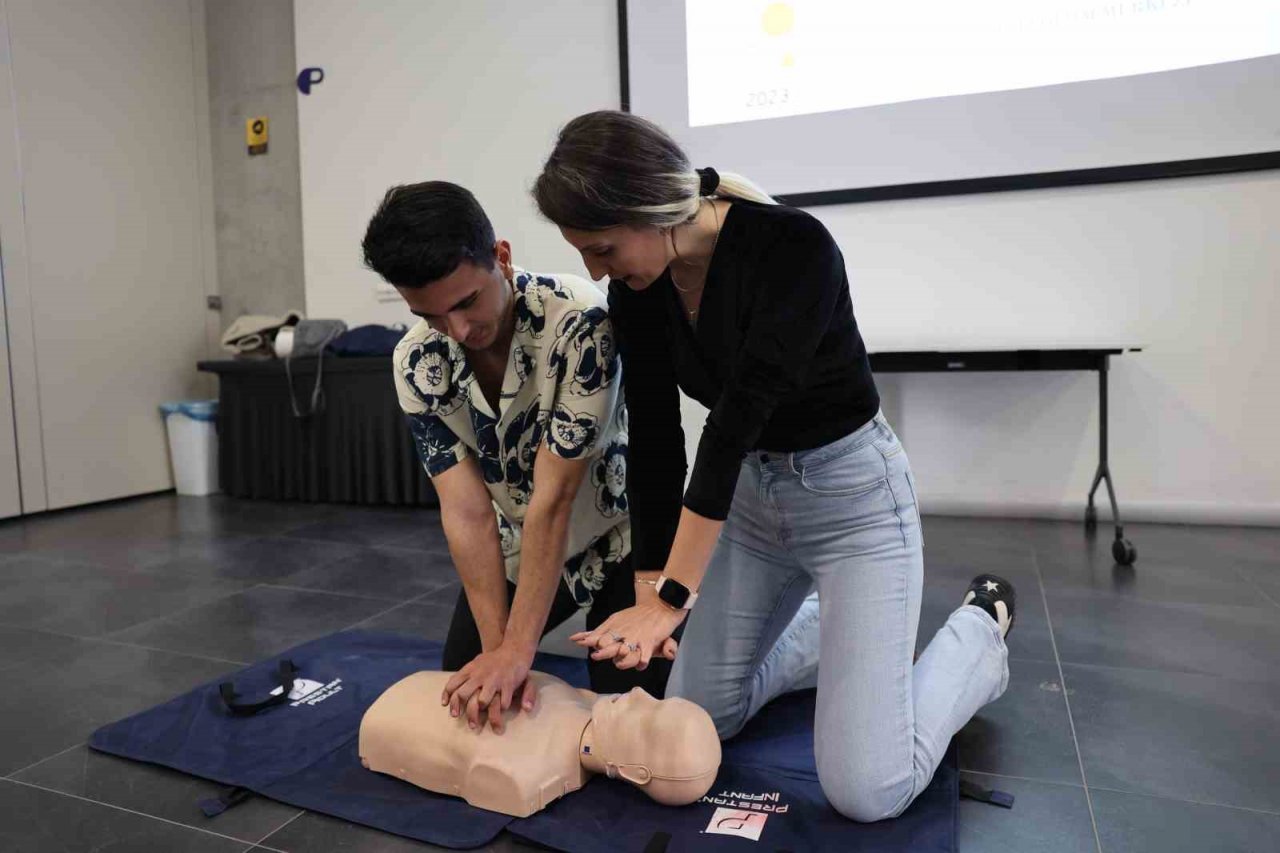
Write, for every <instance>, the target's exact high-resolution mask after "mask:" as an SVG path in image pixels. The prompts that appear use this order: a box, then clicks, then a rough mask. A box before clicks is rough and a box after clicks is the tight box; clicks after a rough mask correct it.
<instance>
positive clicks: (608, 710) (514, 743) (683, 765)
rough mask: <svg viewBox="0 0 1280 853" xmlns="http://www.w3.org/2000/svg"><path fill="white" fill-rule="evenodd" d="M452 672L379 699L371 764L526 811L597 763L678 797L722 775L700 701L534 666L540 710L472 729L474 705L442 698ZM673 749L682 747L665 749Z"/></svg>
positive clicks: (365, 725)
mask: <svg viewBox="0 0 1280 853" xmlns="http://www.w3.org/2000/svg"><path fill="white" fill-rule="evenodd" d="M451 675H452V674H451V673H448V672H418V673H414V674H413V675H410V676H408V677H407V678H405V679H403V680H401V681H400V682H397V683H396V684H394V685H392V687H391V688H389V689H388V690H387V691H386V692H385V693H383V694H382V696H381V697H379V698H378V700H377V701H376V702H374V704H373V705H372V706H371V707H370V708H369V710H368V712H366V714H365V717H364V720H363V721H362V723H361V725H360V757H361V760H362V761H363V762H364V765H365V766H366V767H368V768H369V769H370V770H374V771H377V772H379V773H386V774H388V775H391V776H395V777H397V778H399V779H403V780H405V781H407V782H411V783H412V784H414V785H417V786H418V787H420V788H425V789H426V790H428V791H434V792H436V793H439V794H449V795H452V796H457V797H462V798H463V799H465V800H466V801H467V802H468V803H470V804H472V805H474V806H478V807H480V808H484V809H489V810H491V811H496V812H502V813H504V814H510V815H514V816H517V817H527V816H528V815H531V814H533V813H535V812H537V811H539V810H541V809H543V808H545V807H546V806H547V805H548V804H550V803H551V802H552V801H553V800H556V799H558V798H560V797H562V796H564V795H565V794H568V793H571V792H573V791H576V790H578V789H579V788H581V787H582V786H583V785H584V784H586V782H587V780H588V779H589V778H590V777H591V775H592V774H593V773H608V774H609V775H611V776H618V777H620V778H622V779H624V780H626V781H628V782H631V783H632V784H636V785H638V786H640V787H642V789H644V790H645V791H646V793H648V794H649V795H650V796H652V797H653V798H654V799H657V800H658V801H660V802H672V803H676V802H693V801H695V800H697V799H698V798H699V797H701V796H702V795H703V794H704V793H705V792H706V789H707V788H708V787H709V786H710V785H711V782H712V781H713V780H714V778H715V772H716V770H717V769H718V767H719V764H720V742H719V739H718V738H717V737H716V734H715V726H714V725H713V724H712V722H711V719H710V717H709V716H707V715H706V712H705V711H703V710H702V709H701V708H698V707H697V706H696V705H693V704H692V703H689V702H686V701H684V700H681V699H667V700H664V701H661V702H660V701H658V700H656V699H653V698H652V697H650V696H649V695H648V694H647V693H645V692H644V691H643V690H639V689H636V690H633V691H632V692H631V693H627V694H622V695H619V696H600V695H598V694H595V693H592V692H590V691H588V690H579V689H577V688H574V687H571V686H570V685H568V684H566V683H565V682H563V681H561V680H560V679H558V678H556V677H554V676H551V675H547V674H545V673H539V672H533V673H530V675H529V678H530V679H531V680H533V681H534V682H535V683H536V684H537V687H538V698H537V704H536V706H535V708H534V710H533V711H520V712H518V713H517V712H516V711H514V710H512V711H507V712H506V713H505V714H504V715H503V720H504V724H505V731H504V732H503V733H502V734H498V733H496V732H494V731H493V730H492V729H491V728H490V727H489V726H487V725H485V726H481V727H480V728H478V729H476V730H472V729H471V728H469V727H468V725H467V721H466V717H465V715H463V716H459V717H451V716H450V715H449V708H448V707H447V706H444V705H441V704H440V696H441V694H442V693H443V692H444V686H445V683H446V682H447V681H448V680H449V678H450V676H451ZM593 713H594V721H593ZM624 717H625V720H624ZM673 750H675V751H677V752H678V753H679V754H680V755H681V757H680V758H678V759H674V760H673V759H671V758H669V757H668V758H665V759H664V758H661V757H655V753H670V752H672V751H673Z"/></svg>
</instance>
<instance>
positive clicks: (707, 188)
mask: <svg viewBox="0 0 1280 853" xmlns="http://www.w3.org/2000/svg"><path fill="white" fill-rule="evenodd" d="M697 171H698V178H700V179H701V183H700V184H699V186H698V195H703V196H706V195H712V194H714V193H715V191H716V189H717V188H719V186H720V173H719V172H717V171H716V170H715V169H713V168H711V167H710V166H708V167H707V168H705V169H698V170H697Z"/></svg>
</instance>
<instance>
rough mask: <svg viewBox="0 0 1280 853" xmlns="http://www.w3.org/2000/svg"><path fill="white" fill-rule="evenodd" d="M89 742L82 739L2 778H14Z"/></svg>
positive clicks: (0, 777)
mask: <svg viewBox="0 0 1280 853" xmlns="http://www.w3.org/2000/svg"><path fill="white" fill-rule="evenodd" d="M88 743H89V742H88V741H87V740H82V741H80V743H77V744H75V745H73V746H69V747H67V748H66V749H64V750H61V751H60V752H55V753H54V754H53V755H46V756H45V757H44V758H41V759H40V760H39V761H36V762H33V763H31V764H28V765H27V766H26V767H23V768H21V769H19V770H15V771H13V772H12V773H8V774H6V775H4V776H0V779H13V778H14V777H15V776H19V775H21V774H23V773H26V772H27V771H28V770H33V769H35V768H37V767H39V766H40V765H41V764H44V763H45V762H46V761H53V759H55V758H61V757H62V756H64V755H66V754H67V753H68V752H72V751H74V750H77V749H79V748H80V747H82V746H87V745H88ZM15 781H16V780H15Z"/></svg>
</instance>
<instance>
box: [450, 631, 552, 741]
mask: <svg viewBox="0 0 1280 853" xmlns="http://www.w3.org/2000/svg"><path fill="white" fill-rule="evenodd" d="M532 665H533V651H532V650H528V651H526V650H520V649H516V648H515V647H514V646H512V645H508V644H505V643H504V644H503V645H501V646H499V647H498V648H496V649H494V650H493V651H491V652H484V653H483V654H480V655H478V656H477V657H476V658H475V659H474V660H473V661H471V663H469V664H467V665H466V666H464V667H463V668H462V669H460V670H458V671H457V672H456V673H454V675H453V677H452V678H450V679H449V681H448V683H447V684H445V686H444V694H443V695H441V697H440V704H441V705H448V706H449V715H450V716H453V717H456V716H458V715H459V714H463V713H465V714H466V715H467V725H468V726H470V727H471V728H473V729H478V728H480V727H482V726H483V725H484V721H483V720H482V719H481V715H482V714H487V715H488V721H489V725H490V726H492V727H493V730H494V731H495V732H497V733H499V734H501V733H502V731H503V728H504V727H503V722H502V712H503V711H505V710H507V709H508V708H510V707H511V706H512V704H513V702H515V701H516V700H517V698H518V700H519V706H518V709H517V710H519V709H523V710H525V711H532V710H533V706H534V703H535V702H536V701H537V688H536V687H535V686H534V684H533V682H532V681H530V680H529V667H530V666H532Z"/></svg>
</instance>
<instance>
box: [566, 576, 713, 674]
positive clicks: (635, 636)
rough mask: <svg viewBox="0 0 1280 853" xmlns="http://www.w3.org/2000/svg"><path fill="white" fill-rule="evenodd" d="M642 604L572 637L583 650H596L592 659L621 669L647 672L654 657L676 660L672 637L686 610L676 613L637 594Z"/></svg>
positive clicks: (674, 644) (592, 654) (672, 609)
mask: <svg viewBox="0 0 1280 853" xmlns="http://www.w3.org/2000/svg"><path fill="white" fill-rule="evenodd" d="M637 598H638V599H639V600H640V603H639V604H637V605H636V606H634V607H628V608H627V609H626V610H619V611H618V612H617V613H614V614H613V615H612V616H610V617H609V618H608V619H606V620H605V621H604V623H603V624H602V625H601V626H600V627H599V628H596V629H595V630H594V631H580V632H578V633H577V634H574V635H572V636H571V637H569V639H570V640H572V641H573V642H575V643H577V644H578V645H580V646H582V647H583V648H588V649H593V650H594V651H592V652H591V658H592V660H610V659H612V660H613V665H614V666H616V667H617V668H618V669H637V670H640V671H643V670H645V669H646V668H647V667H648V666H649V661H650V660H652V659H653V657H654V655H658V656H660V657H663V658H666V659H667V660H675V657H676V649H677V643H676V641H675V640H674V639H672V637H671V634H672V633H673V632H674V631H675V630H676V628H678V627H680V623H681V622H683V621H684V617H685V614H686V613H688V611H687V610H675V609H674V608H671V607H668V606H667V605H666V604H663V603H662V601H661V600H659V599H658V597H657V596H656V595H653V596H652V597H650V596H646V595H644V594H643V593H641V594H638V595H637Z"/></svg>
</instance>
